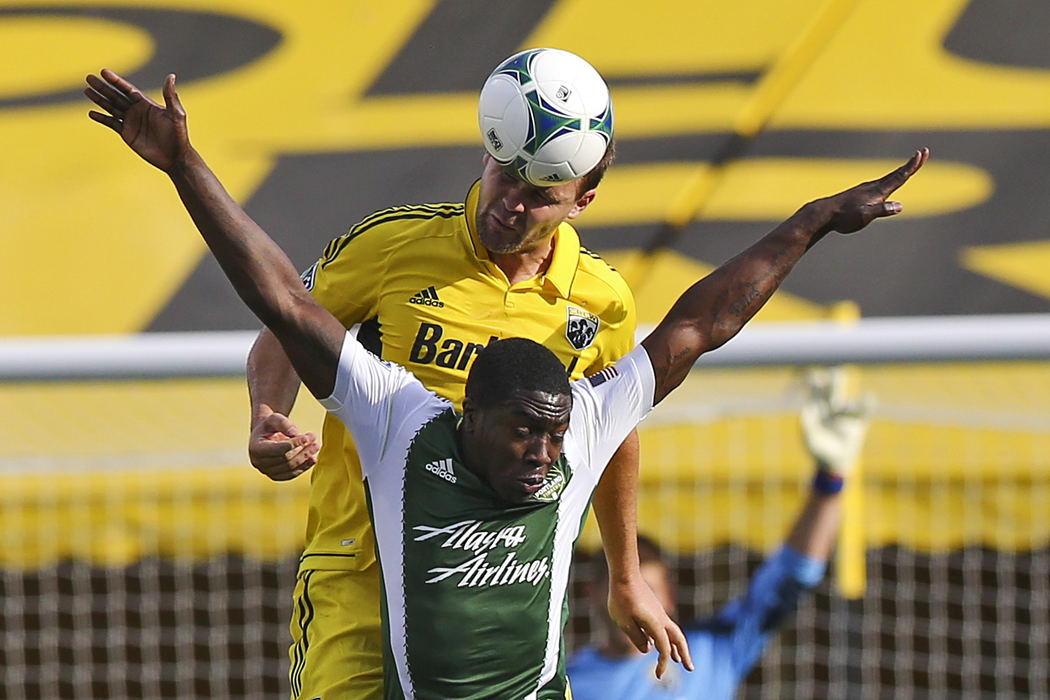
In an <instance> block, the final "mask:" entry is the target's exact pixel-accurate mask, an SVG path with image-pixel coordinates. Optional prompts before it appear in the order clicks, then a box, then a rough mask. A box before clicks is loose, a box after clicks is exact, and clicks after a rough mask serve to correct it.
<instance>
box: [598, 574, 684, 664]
mask: <svg viewBox="0 0 1050 700" xmlns="http://www.w3.org/2000/svg"><path fill="white" fill-rule="evenodd" d="M609 616H610V617H611V618H612V619H613V622H615V623H616V625H617V626H618V627H619V628H620V629H621V630H623V633H624V634H626V635H627V637H628V638H629V639H630V640H631V643H632V644H633V645H634V646H635V647H636V648H637V649H638V651H640V652H642V653H645V652H647V651H649V649H650V646H649V645H650V644H652V645H653V646H655V647H656V649H657V651H658V652H659V654H660V657H659V659H658V660H657V662H656V677H657V678H660V677H662V676H663V675H664V671H665V670H666V669H667V663H668V662H669V661H675V662H678V663H680V664H682V666H684V667H685V668H686V669H687V670H689V671H692V670H693V660H692V658H690V656H689V644H688V643H687V642H686V639H685V635H684V634H682V629H681V628H680V627H679V626H678V625H677V624H675V621H674V620H672V619H671V617H670V616H669V615H668V614H667V611H666V610H664V606H663V605H662V604H661V603H660V600H659V599H658V598H657V597H656V595H655V594H654V593H653V591H652V589H650V588H649V586H648V585H646V583H645V581H642V580H639V581H638V582H637V583H636V584H634V585H627V584H620V585H614V584H610V586H609Z"/></svg>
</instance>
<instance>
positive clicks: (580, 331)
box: [565, 306, 599, 350]
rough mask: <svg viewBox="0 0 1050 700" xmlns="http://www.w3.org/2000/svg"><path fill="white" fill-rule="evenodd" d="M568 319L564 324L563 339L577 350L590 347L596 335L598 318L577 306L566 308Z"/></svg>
mask: <svg viewBox="0 0 1050 700" xmlns="http://www.w3.org/2000/svg"><path fill="white" fill-rule="evenodd" d="M565 310H566V312H567V313H568V319H567V320H566V322H565V337H566V338H568V340H569V344H570V345H572V346H573V347H574V348H576V349H577V350H583V349H584V348H588V347H590V345H591V343H593V342H594V336H596V335H598V323H599V321H598V317H597V316H595V315H594V314H592V313H591V312H590V311H584V310H583V309H581V308H579V307H577V306H569V307H566V309H565Z"/></svg>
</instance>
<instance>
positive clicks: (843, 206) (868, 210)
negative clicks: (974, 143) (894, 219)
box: [824, 148, 930, 233]
mask: <svg viewBox="0 0 1050 700" xmlns="http://www.w3.org/2000/svg"><path fill="white" fill-rule="evenodd" d="M929 157H930V149H928V148H920V149H919V150H918V151H916V152H915V155H913V156H912V157H911V158H910V159H909V160H908V162H907V163H905V164H904V165H902V166H901V167H899V168H897V169H896V170H894V171H893V172H891V173H888V174H886V175H883V176H882V177H880V178H879V179H878V180H872V181H871V182H863V183H861V184H859V185H857V186H856V187H851V188H850V189H848V190H846V191H845V192H840V193H839V194H836V195H833V196H831V197H828V198H827V199H826V200H824V203H825V204H827V205H828V206H830V207H831V208H832V214H831V220H830V221H829V222H828V224H827V226H825V230H827V231H838V232H839V233H853V232H855V231H859V230H861V229H862V228H864V227H865V226H867V225H868V224H870V223H871V222H872V221H874V220H875V219H878V218H881V217H884V216H893V215H894V214H899V213H900V211H901V203H900V202H887V201H886V198H887V197H889V196H890V195H891V194H893V193H894V192H895V191H896V190H897V189H899V188H900V187H901V185H903V184H904V183H905V182H907V181H908V178H910V177H911V176H912V175H914V174H915V173H916V172H917V171H918V170H919V168H921V167H922V165H923V163H925V162H926V159H927V158H929Z"/></svg>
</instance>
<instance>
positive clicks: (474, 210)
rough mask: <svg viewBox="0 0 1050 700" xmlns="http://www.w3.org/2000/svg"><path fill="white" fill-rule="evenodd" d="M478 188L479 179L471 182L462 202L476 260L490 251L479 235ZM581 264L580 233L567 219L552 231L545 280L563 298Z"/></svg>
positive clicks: (485, 257) (485, 258)
mask: <svg viewBox="0 0 1050 700" xmlns="http://www.w3.org/2000/svg"><path fill="white" fill-rule="evenodd" d="M480 190H481V180H477V181H475V182H474V184H473V185H471V186H470V190H469V191H468V192H467V199H466V202H465V204H464V212H465V214H466V220H467V234H468V235H469V237H470V245H471V249H472V250H473V252H474V257H475V258H477V259H478V260H485V261H488V260H489V253H488V251H487V250H485V246H483V245H482V244H481V239H480V238H478V229H477V218H478V197H479V193H480ZM579 264H580V236H579V234H577V233H576V229H575V228H573V227H572V225H571V224H569V223H568V222H562V224H561V226H559V227H558V230H557V231H555V232H554V255H552V256H551V264H550V267H548V268H547V273H546V274H545V275H544V276H543V282H544V284H549V285H551V286H552V287H554V289H555V290H556V291H557V292H558V294H559V295H560V296H562V297H564V298H568V296H569V292H570V290H571V289H572V281H573V279H574V278H575V276H576V270H577V268H578V267H579Z"/></svg>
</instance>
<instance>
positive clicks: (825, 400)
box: [785, 368, 872, 561]
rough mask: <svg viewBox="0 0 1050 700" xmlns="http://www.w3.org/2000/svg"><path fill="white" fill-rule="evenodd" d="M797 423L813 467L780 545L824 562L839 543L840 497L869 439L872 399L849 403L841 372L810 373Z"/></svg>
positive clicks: (865, 398)
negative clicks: (807, 488)
mask: <svg viewBox="0 0 1050 700" xmlns="http://www.w3.org/2000/svg"><path fill="white" fill-rule="evenodd" d="M806 385H807V390H808V393H809V395H808V397H807V399H806V402H805V403H804V404H803V406H802V413H801V416H800V422H801V423H802V437H803V440H804V442H805V443H806V449H807V450H808V451H809V454H810V456H811V457H812V458H813V462H814V463H815V466H816V472H817V473H816V478H815V479H814V480H813V488H812V490H811V491H810V495H809V498H808V499H807V500H806V504H805V505H804V506H803V508H802V512H801V513H799V515H798V518H796V520H795V524H794V525H793V526H792V528H791V532H790V533H789V534H788V536H787V540H786V542H785V544H787V545H788V546H789V547H790V548H791V549H793V550H795V551H796V552H797V553H799V554H801V555H803V556H806V557H809V558H810V559H817V560H821V561H823V560H827V558H828V556H829V555H830V554H831V550H832V548H833V547H834V545H835V541H836V539H838V531H839V520H840V517H841V509H842V504H841V503H840V500H841V499H840V497H839V492H840V491H841V490H842V487H843V485H844V482H845V480H846V479H847V477H848V476H849V474H850V473H851V472H852V471H853V468H854V467H855V466H856V464H857V459H858V458H859V456H860V451H861V448H862V447H863V446H864V437H865V436H866V435H867V433H868V424H869V421H870V419H869V414H870V413H871V404H872V401H871V398H870V397H864V398H862V399H859V400H852V401H851V400H849V399H847V398H846V396H845V377H844V376H843V373H842V371H841V369H839V368H836V369H832V370H820V371H814V372H810V374H809V375H808V377H807V379H806Z"/></svg>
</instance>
